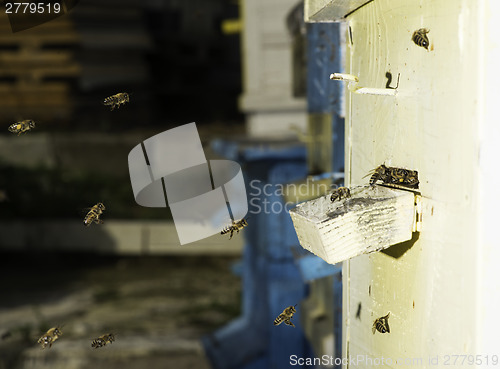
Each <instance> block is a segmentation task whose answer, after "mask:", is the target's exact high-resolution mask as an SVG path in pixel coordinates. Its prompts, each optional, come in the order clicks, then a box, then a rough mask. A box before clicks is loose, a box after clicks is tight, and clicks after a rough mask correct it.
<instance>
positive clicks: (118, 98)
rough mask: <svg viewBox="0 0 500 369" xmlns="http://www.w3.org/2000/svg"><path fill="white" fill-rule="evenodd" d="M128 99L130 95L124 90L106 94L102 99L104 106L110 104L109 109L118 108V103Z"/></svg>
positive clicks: (123, 102)
mask: <svg viewBox="0 0 500 369" xmlns="http://www.w3.org/2000/svg"><path fill="white" fill-rule="evenodd" d="M129 101H130V95H129V94H128V93H126V92H120V93H118V94H116V95H112V96H108V97H106V98H105V99H104V100H103V102H102V103H103V104H104V105H106V106H111V110H113V109H114V108H119V107H120V105H123V104H125V103H127V102H129Z"/></svg>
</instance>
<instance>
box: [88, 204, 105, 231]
mask: <svg viewBox="0 0 500 369" xmlns="http://www.w3.org/2000/svg"><path fill="white" fill-rule="evenodd" d="M104 210H106V208H105V207H104V204H103V203H102V202H98V203H97V204H96V205H94V206H92V207H91V208H90V210H89V212H88V213H87V215H86V216H85V219H84V220H83V224H85V225H86V226H87V227H88V226H89V225H91V224H92V222H94V223H96V224H103V223H104V222H103V221H102V220H101V219H100V218H99V217H100V216H101V214H102V212H103V211H104Z"/></svg>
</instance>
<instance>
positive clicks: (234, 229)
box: [220, 218, 248, 239]
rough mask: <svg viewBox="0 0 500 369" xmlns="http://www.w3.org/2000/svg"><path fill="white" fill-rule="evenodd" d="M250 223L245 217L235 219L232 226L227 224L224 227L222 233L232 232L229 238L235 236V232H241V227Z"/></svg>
mask: <svg viewBox="0 0 500 369" xmlns="http://www.w3.org/2000/svg"><path fill="white" fill-rule="evenodd" d="M247 225H248V222H247V220H246V219H245V218H243V219H240V220H237V221H236V220H233V223H232V224H231V225H230V226H227V227H226V228H224V229H223V230H222V231H221V232H220V234H227V233H231V234H230V236H229V239H231V238H233V233H234V232H236V233H240V229H243V228H245V227H246V226H247Z"/></svg>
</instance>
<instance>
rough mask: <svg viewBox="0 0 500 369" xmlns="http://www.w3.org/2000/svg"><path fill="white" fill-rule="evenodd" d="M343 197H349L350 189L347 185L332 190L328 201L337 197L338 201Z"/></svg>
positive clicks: (332, 200)
mask: <svg viewBox="0 0 500 369" xmlns="http://www.w3.org/2000/svg"><path fill="white" fill-rule="evenodd" d="M342 197H343V198H348V197H351V190H350V189H348V188H347V187H339V188H337V189H336V190H335V191H333V192H332V195H331V196H330V201H331V202H334V201H335V200H337V199H339V201H340V200H341V199H342Z"/></svg>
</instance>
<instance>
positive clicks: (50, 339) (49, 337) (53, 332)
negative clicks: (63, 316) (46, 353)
mask: <svg viewBox="0 0 500 369" xmlns="http://www.w3.org/2000/svg"><path fill="white" fill-rule="evenodd" d="M61 335H62V332H61V329H60V328H59V327H55V328H50V329H49V330H48V331H47V333H45V334H44V335H43V336H42V337H40V338H39V339H38V341H37V342H38V343H39V344H40V345H42V349H44V348H45V347H47V345H48V346H49V348H51V347H52V344H53V343H54V342H55V341H57V339H58V338H59V337H60V336H61Z"/></svg>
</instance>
